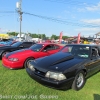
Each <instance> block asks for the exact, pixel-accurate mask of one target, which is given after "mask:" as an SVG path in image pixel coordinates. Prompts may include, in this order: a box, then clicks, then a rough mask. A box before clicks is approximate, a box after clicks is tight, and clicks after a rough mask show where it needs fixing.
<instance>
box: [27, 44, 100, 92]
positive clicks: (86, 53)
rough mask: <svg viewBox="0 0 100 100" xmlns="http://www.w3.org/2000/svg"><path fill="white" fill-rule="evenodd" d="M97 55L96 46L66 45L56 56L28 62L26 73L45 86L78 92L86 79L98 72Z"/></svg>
mask: <svg viewBox="0 0 100 100" xmlns="http://www.w3.org/2000/svg"><path fill="white" fill-rule="evenodd" d="M99 54H100V47H99V46H98V45H82V44H71V45H66V46H65V47H64V48H63V49H62V50H61V51H60V52H58V53H56V54H53V55H51V56H48V57H44V58H40V59H36V60H34V61H32V62H30V63H29V64H28V66H27V68H26V71H27V73H28V74H29V76H30V77H31V78H33V79H34V80H36V81H37V82H39V83H41V84H43V85H45V86H48V87H52V88H56V89H63V90H66V89H69V88H72V89H74V90H76V91H78V90H80V89H81V88H82V87H83V86H84V85H85V82H86V79H87V78H89V77H90V76H92V75H93V74H95V73H97V72H98V71H100V56H99ZM98 84H99V83H98Z"/></svg>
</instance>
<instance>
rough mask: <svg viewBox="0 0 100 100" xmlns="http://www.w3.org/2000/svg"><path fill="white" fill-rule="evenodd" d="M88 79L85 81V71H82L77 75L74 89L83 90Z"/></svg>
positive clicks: (73, 85)
mask: <svg viewBox="0 0 100 100" xmlns="http://www.w3.org/2000/svg"><path fill="white" fill-rule="evenodd" d="M85 82H86V79H85V73H84V71H80V72H79V73H77V74H76V76H75V79H74V81H73V84H72V89H74V90H76V91H78V90H80V89H82V88H83V86H84V85H85Z"/></svg>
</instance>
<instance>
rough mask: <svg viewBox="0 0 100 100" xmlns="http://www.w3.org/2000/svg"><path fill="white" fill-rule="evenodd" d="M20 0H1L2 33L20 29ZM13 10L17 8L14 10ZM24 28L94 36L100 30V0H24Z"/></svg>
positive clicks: (42, 32) (35, 31) (48, 32)
mask: <svg viewBox="0 0 100 100" xmlns="http://www.w3.org/2000/svg"><path fill="white" fill-rule="evenodd" d="M18 1H19V0H0V33H5V32H8V31H16V32H19V27H20V22H19V15H18V13H17V11H16V3H17V2H18ZM10 11H13V12H10ZM22 12H23V15H22V32H30V33H37V34H46V35H47V36H51V35H52V34H55V35H59V34H60V32H61V31H63V35H66V36H77V34H78V33H81V36H93V35H95V34H96V33H98V32H100V1H99V0H91V1H90V0H88V1H87V0H81V1H80V0H22Z"/></svg>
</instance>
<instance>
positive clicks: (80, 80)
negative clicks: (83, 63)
mask: <svg viewBox="0 0 100 100" xmlns="http://www.w3.org/2000/svg"><path fill="white" fill-rule="evenodd" d="M83 82H84V76H83V74H82V73H80V74H79V75H78V78H77V83H76V84H77V87H78V88H79V87H81V86H82V84H83Z"/></svg>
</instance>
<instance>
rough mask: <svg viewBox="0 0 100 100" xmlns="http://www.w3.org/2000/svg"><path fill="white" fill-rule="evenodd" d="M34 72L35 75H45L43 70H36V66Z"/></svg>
mask: <svg viewBox="0 0 100 100" xmlns="http://www.w3.org/2000/svg"><path fill="white" fill-rule="evenodd" d="M34 73H35V74H36V75H38V76H40V77H45V74H46V73H45V72H42V71H40V70H38V69H36V68H35V71H34Z"/></svg>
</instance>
